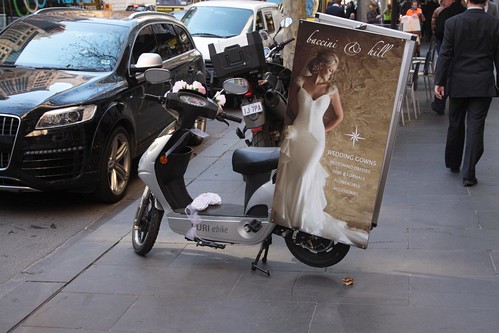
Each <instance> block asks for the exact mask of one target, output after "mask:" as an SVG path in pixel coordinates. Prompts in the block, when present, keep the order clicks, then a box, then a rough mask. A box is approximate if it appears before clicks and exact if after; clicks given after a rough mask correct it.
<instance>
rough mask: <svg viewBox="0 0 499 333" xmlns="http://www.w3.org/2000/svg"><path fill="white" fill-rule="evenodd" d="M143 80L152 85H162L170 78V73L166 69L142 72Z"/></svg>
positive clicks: (151, 69) (152, 69)
mask: <svg viewBox="0 0 499 333" xmlns="http://www.w3.org/2000/svg"><path fill="white" fill-rule="evenodd" d="M144 78H145V79H146V81H147V82H149V83H152V84H158V83H163V82H166V81H168V80H170V79H171V78H172V73H171V72H170V71H169V70H168V69H163V68H150V69H148V70H146V71H145V72H144Z"/></svg>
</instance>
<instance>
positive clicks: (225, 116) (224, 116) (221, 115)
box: [217, 112, 243, 123]
mask: <svg viewBox="0 0 499 333" xmlns="http://www.w3.org/2000/svg"><path fill="white" fill-rule="evenodd" d="M217 118H218V119H219V120H223V119H227V120H230V121H234V122H236V123H241V122H242V121H243V119H242V118H240V117H236V116H232V115H230V114H227V113H226V112H220V113H219V114H218V115H217Z"/></svg>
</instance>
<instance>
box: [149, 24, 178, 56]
mask: <svg viewBox="0 0 499 333" xmlns="http://www.w3.org/2000/svg"><path fill="white" fill-rule="evenodd" d="M155 30H156V36H157V39H158V54H159V55H160V56H161V58H162V59H163V61H164V60H167V59H170V58H172V57H175V56H178V55H179V54H182V50H181V48H180V47H179V40H178V38H177V34H176V33H175V29H174V28H173V25H171V24H167V23H162V24H156V25H155Z"/></svg>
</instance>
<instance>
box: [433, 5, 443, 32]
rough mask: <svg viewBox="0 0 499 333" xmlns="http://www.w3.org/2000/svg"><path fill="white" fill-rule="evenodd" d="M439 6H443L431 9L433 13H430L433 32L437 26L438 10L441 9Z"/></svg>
mask: <svg viewBox="0 0 499 333" xmlns="http://www.w3.org/2000/svg"><path fill="white" fill-rule="evenodd" d="M441 8H443V7H438V8H437V9H435V10H434V11H433V14H432V15H431V31H432V32H433V33H435V27H436V26H437V17H438V14H439V13H440V11H441V10H442V9H441Z"/></svg>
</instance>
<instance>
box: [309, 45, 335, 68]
mask: <svg viewBox="0 0 499 333" xmlns="http://www.w3.org/2000/svg"><path fill="white" fill-rule="evenodd" d="M339 63H340V59H339V58H338V56H337V55H336V54H335V53H334V52H333V51H331V50H328V49H323V50H320V51H319V52H317V54H316V56H315V57H314V58H312V59H311V60H310V61H309V62H308V65H307V68H308V70H309V71H310V73H312V74H316V73H317V72H319V70H320V67H321V65H323V66H326V67H332V66H333V65H336V67H338V65H339Z"/></svg>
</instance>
